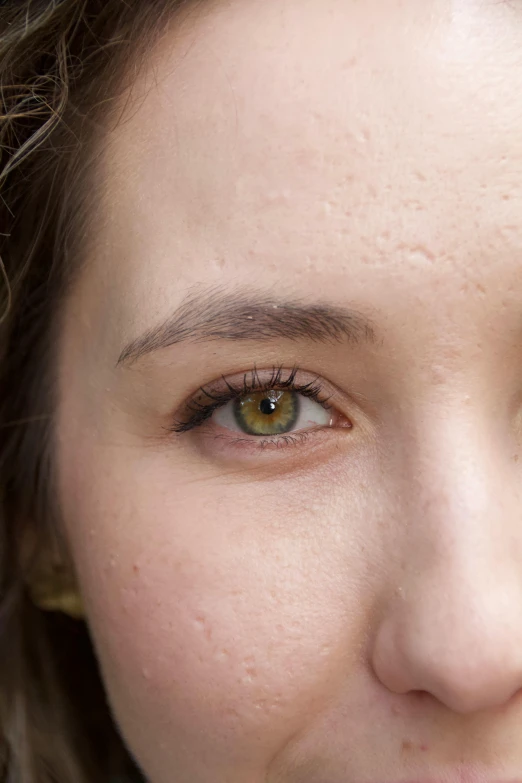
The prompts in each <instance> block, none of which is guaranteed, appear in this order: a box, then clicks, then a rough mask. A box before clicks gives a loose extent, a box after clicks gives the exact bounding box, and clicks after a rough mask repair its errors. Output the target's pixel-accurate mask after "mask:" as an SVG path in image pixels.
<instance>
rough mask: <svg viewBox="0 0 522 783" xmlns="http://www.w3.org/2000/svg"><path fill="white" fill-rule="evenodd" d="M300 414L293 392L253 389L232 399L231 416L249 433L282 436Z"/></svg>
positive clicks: (297, 399)
mask: <svg viewBox="0 0 522 783" xmlns="http://www.w3.org/2000/svg"><path fill="white" fill-rule="evenodd" d="M298 416H299V397H298V395H297V394H296V392H292V391H278V390H275V389H270V390H269V391H260V392H254V393H253V394H246V395H245V396H244V397H238V399H237V400H235V402H234V417H235V419H236V422H237V423H238V425H239V426H240V427H241V429H242V430H243V432H245V433H247V434H248V435H281V434H283V433H285V432H290V430H291V429H292V428H293V427H294V426H295V423H296V421H297V417H298Z"/></svg>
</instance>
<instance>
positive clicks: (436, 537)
mask: <svg viewBox="0 0 522 783" xmlns="http://www.w3.org/2000/svg"><path fill="white" fill-rule="evenodd" d="M438 421H439V425H438V426H437V432H436V434H431V435H430V434H429V433H428V432H426V431H424V432H423V433H421V432H420V431H419V432H417V435H416V437H415V438H414V439H413V440H414V443H413V444H410V448H409V449H408V456H406V457H405V458H404V459H403V460H402V468H401V471H402V476H401V480H400V482H399V483H400V486H401V487H404V489H403V490H402V492H401V493H400V494H401V497H402V498H403V500H401V501H400V503H398V505H397V508H399V509H400V511H399V513H400V515H401V517H402V519H401V523H400V524H399V523H397V524H396V525H394V529H395V530H398V531H399V533H398V538H397V539H396V541H395V543H394V548H393V551H394V552H396V553H397V560H398V561H400V566H399V567H397V563H396V564H395V567H391V571H390V573H393V577H392V586H391V588H390V589H387V591H386V596H387V597H386V598H384V599H383V611H382V612H381V613H380V618H381V619H380V621H379V624H378V627H377V633H376V634H375V636H374V639H375V641H374V644H373V649H372V664H373V669H374V672H375V674H376V675H377V677H378V678H379V679H380V680H381V682H382V683H383V685H385V686H386V687H387V688H388V689H389V690H390V691H393V692H395V693H401V694H405V693H408V692H410V691H424V692H428V693H430V694H431V695H432V696H434V697H435V698H436V699H438V700H439V701H440V702H442V703H443V704H445V705H446V706H447V707H449V708H450V709H451V710H453V711H455V712H458V713H472V712H478V711H481V710H491V709H494V708H499V707H501V706H503V705H506V704H507V703H508V702H509V701H510V700H511V698H512V697H513V696H514V694H516V693H517V692H518V691H519V690H520V689H521V688H522V513H521V512H522V507H521V497H520V487H522V477H521V476H520V473H518V472H517V469H516V465H515V463H514V462H513V460H512V453H513V451H512V450H511V451H510V450H509V447H507V446H506V443H505V442H504V443H503V444H502V445H499V444H498V441H499V440H500V439H499V436H498V432H497V433H496V434H495V433H494V432H492V431H491V427H492V425H491V424H489V423H488V424H482V427H480V426H477V422H476V421H475V422H473V423H472V422H468V423H467V424H466V423H465V422H463V421H462V418H461V417H459V416H458V415H455V416H453V417H447V418H446V420H445V421H444V422H443V423H442V424H441V423H440V421H441V420H440V418H439V420H438ZM430 426H431V425H430ZM495 440H496V441H497V446H496V447H495V446H494V443H495ZM392 559H393V558H390V562H391V560H392ZM388 588H389V585H388ZM390 596H392V597H390Z"/></svg>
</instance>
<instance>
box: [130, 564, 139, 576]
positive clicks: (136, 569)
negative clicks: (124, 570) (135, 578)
mask: <svg viewBox="0 0 522 783" xmlns="http://www.w3.org/2000/svg"><path fill="white" fill-rule="evenodd" d="M132 570H133V571H134V573H135V574H139V572H140V567H139V566H138V565H136V563H134V565H133V566H132Z"/></svg>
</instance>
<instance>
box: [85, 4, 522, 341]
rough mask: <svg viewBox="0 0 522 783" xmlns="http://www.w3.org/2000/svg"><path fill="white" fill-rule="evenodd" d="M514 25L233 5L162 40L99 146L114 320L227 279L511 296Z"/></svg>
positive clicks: (432, 10) (208, 12) (344, 289)
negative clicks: (498, 285)
mask: <svg viewBox="0 0 522 783" xmlns="http://www.w3.org/2000/svg"><path fill="white" fill-rule="evenodd" d="M198 8H199V7H198ZM519 11H520V9H515V8H513V6H512V5H510V4H498V3H488V2H471V0H461V2H451V0H448V1H447V2H444V1H443V0H441V1H440V2H436V1H435V0H433V1H432V0H430V1H429V2H423V3H418V2H416V0H402V1H401V2H399V0H386V1H384V0H380V1H379V0H368V1H367V2H364V3H363V2H356V1H354V0H352V2H346V0H299V2H298V1H297V0H264V2H263V3H257V2H249V0H241V2H239V0H236V1H234V0H233V1H232V2H230V3H226V4H225V3H220V2H213V3H210V4H209V5H208V6H206V5H205V4H202V6H201V8H200V10H198V12H197V13H196V14H195V15H194V16H192V17H190V19H188V20H185V21H184V22H183V23H181V24H178V25H177V26H176V24H174V25H173V28H172V30H171V31H169V32H168V33H167V34H166V35H165V36H164V37H163V38H162V40H161V41H160V43H159V45H158V46H157V47H156V49H155V50H154V52H152V53H151V56H150V63H149V67H148V68H147V71H146V73H144V74H142V75H141V76H140V78H139V81H138V82H137V83H136V84H135V86H134V88H133V90H132V93H131V95H130V96H128V98H129V100H128V102H127V104H126V108H125V110H124V114H123V120H122V121H121V122H120V123H119V124H118V126H117V128H116V129H115V130H113V131H111V133H110V134H109V136H108V139H107V140H106V141H107V143H106V144H105V146H104V154H103V164H102V167H101V172H102V179H103V183H104V194H103V196H102V199H101V202H100V207H101V208H100V210H99V214H98V226H99V229H98V232H97V237H98V244H99V248H98V250H97V252H96V253H95V254H94V255H95V257H96V259H97V263H98V264H99V265H101V266H102V267H103V274H104V277H105V278H106V281H107V283H108V285H107V287H106V289H107V292H108V293H107V296H110V292H111V291H112V296H113V299H114V298H118V300H119V302H118V305H117V307H118V308H122V313H121V315H122V321H123V322H124V321H125V318H126V317H128V316H129V313H130V312H132V314H133V316H132V317H133V320H134V322H135V328H138V326H139V327H148V326H150V325H151V317H152V316H154V317H160V316H162V315H164V314H166V313H167V311H170V310H171V308H172V305H173V304H176V303H177V302H179V301H180V299H181V298H182V296H183V295H184V294H185V293H186V291H187V290H188V289H190V288H191V287H192V286H194V285H195V284H198V283H201V282H204V283H205V284H212V283H214V282H216V283H218V282H219V283H222V282H223V281H228V280H230V281H234V283H239V284H248V285H259V286H263V287H264V288H265V289H266V288H267V287H270V286H275V285H277V286H280V287H281V286H282V287H284V288H286V289H291V290H292V292H295V291H296V289H297V292H298V293H302V294H303V295H306V296H309V295H311V294H317V292H318V290H320V291H321V293H322V294H323V295H324V297H328V298H329V299H330V300H332V299H334V300H335V299H337V300H338V299H339V298H341V299H343V298H344V299H346V297H347V295H349V297H350V298H357V297H360V296H367V295H368V291H369V286H371V295H372V297H373V303H374V304H379V302H378V300H379V297H381V299H382V298H383V297H384V298H389V294H390V291H392V293H393V291H394V287H395V288H396V289H397V291H401V292H403V291H404V289H405V287H406V288H408V289H409V290H410V291H411V292H412V294H413V295H418V294H419V293H420V292H422V291H426V290H430V291H434V290H435V288H434V287H437V286H438V287H444V286H447V285H448V281H453V283H455V281H458V283H459V285H467V284H468V283H469V284H476V285H480V286H486V287H487V285H488V281H491V282H496V281H498V279H499V275H501V276H502V279H503V280H504V281H505V284H506V287H512V286H513V285H514V284H515V282H516V283H517V285H518V290H519V294H520V291H521V289H520V279H519V275H520V267H521V266H522V264H521V261H522V255H521V253H522V231H521V229H520V227H519V226H520V209H521V205H522V201H521V197H522V184H521V183H522V101H521V99H520V97H519V96H520V95H522V46H521V44H522V18H520V13H519ZM347 281H349V285H348V282H347ZM144 291H146V292H147V303H146V305H145V306H144V301H143V292H144ZM122 292H123V293H124V294H125V295H124V296H122ZM112 305H114V301H113V302H112V304H111V308H112ZM125 308H127V313H124V312H123V310H125ZM112 312H113V314H114V309H113V308H112ZM140 319H142V321H143V323H139V324H138V323H136V321H140Z"/></svg>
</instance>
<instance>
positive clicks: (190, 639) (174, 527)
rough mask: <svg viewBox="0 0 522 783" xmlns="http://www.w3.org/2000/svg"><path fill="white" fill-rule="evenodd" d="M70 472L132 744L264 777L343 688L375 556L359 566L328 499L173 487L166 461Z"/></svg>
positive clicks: (96, 457) (79, 535)
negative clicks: (364, 568) (261, 771)
mask: <svg viewBox="0 0 522 783" xmlns="http://www.w3.org/2000/svg"><path fill="white" fill-rule="evenodd" d="M84 443H85V441H84ZM104 454H105V457H104ZM100 456H101V458H100ZM66 464H67V469H64V470H63V471H62V496H63V499H64V504H63V505H64V510H65V512H66V513H65V518H66V520H68V524H67V528H68V535H69V539H70V543H71V549H72V553H73V557H74V559H75V562H76V565H77V568H78V575H79V579H80V584H81V589H82V592H83V594H84V599H85V603H86V607H87V613H88V617H89V623H90V627H91V630H92V633H93V638H94V642H95V646H96V648H97V653H98V657H99V660H100V664H101V668H102V672H103V676H104V679H105V682H106V685H107V688H108V692H109V698H110V701H111V703H112V707H113V709H114V711H115V715H116V717H117V719H118V721H119V723H120V725H121V727H122V731H123V734H124V736H125V737H126V739H127V742H128V743H129V745H130V747H131V748H132V749H133V750H134V752H135V753H136V754H137V757H138V758H141V757H142V756H143V757H145V758H147V754H148V753H151V752H152V751H151V735H152V736H153V737H154V747H155V748H157V747H158V743H160V744H161V743H163V744H164V748H165V750H164V752H165V753H167V754H171V753H175V754H179V753H184V754H187V757H188V756H191V754H192V753H194V754H196V756H197V757H198V759H199V760H204V759H205V756H206V754H208V763H209V764H210V763H212V764H213V765H216V764H217V765H219V764H220V759H221V760H222V761H223V764H225V763H230V762H231V760H232V759H233V762H234V764H235V766H236V767H237V768H238V769H239V766H238V765H241V764H245V765H252V767H251V768H250V767H249V769H250V771H252V769H254V768H257V767H259V768H261V767H262V766H263V765H264V764H265V763H267V759H269V758H270V757H271V756H273V755H274V753H276V752H277V751H278V749H279V748H280V747H281V746H282V744H284V742H285V740H286V739H287V738H289V737H290V736H291V735H292V734H294V733H295V732H296V731H298V730H299V729H300V728H301V727H302V726H303V725H304V724H305V723H306V721H307V720H310V716H311V715H313V714H316V713H318V712H319V711H320V709H321V705H323V704H324V703H325V702H326V700H327V699H328V698H329V697H331V696H332V695H333V694H335V693H336V689H337V688H338V686H339V683H340V682H342V681H343V682H346V677H347V674H349V670H350V666H353V665H354V662H353V661H352V663H350V654H351V653H352V652H353V651H355V650H356V649H358V648H359V647H360V642H361V638H362V634H363V633H364V627H365V609H364V607H363V605H362V604H360V603H358V598H359V597H360V591H359V590H358V589H357V587H356V583H357V581H358V580H360V582H362V581H363V579H364V575H363V574H362V572H361V563H363V562H364V559H363V558H362V557H361V552H360V551H358V549H357V547H356V546H354V549H353V552H352V556H353V558H354V568H352V569H351V570H350V569H349V565H347V561H346V554H347V553H346V550H344V552H343V548H342V547H341V546H339V542H340V540H341V538H340V536H339V529H338V528H336V524H338V517H339V514H338V512H337V511H336V510H335V504H334V503H333V501H332V498H329V499H328V498H325V497H324V492H323V493H321V492H319V491H317V489H314V488H313V487H312V485H311V484H310V483H308V484H307V487H308V492H309V493H311V496H310V495H309V496H307V497H306V498H303V494H302V491H301V490H299V491H297V490H296V488H295V487H294V488H293V487H292V482H291V481H290V482H286V484H284V483H281V484H280V486H279V488H278V487H276V486H275V485H273V484H271V485H264V484H263V483H261V482H259V483H237V484H228V485H227V484H226V483H225V482H224V481H223V480H220V481H219V480H216V483H214V484H213V483H212V482H204V483H203V482H198V481H195V482H192V483H190V482H187V481H186V480H183V481H181V480H179V471H178V481H176V471H175V470H173V469H172V465H171V464H167V462H166V460H165V459H164V458H161V457H160V456H150V455H149V456H147V457H146V458H145V459H143V460H141V461H140V462H139V464H138V463H133V467H130V463H129V462H128V461H127V458H126V459H122V457H121V454H120V455H119V457H118V455H114V454H113V455H112V457H111V458H110V459H109V458H108V454H107V453H106V452H102V455H100V453H99V452H98V453H97V454H95V450H93V452H92V454H90V455H89V454H88V453H82V455H81V459H80V456H79V455H76V457H75V458H72V459H71V460H69V461H68V462H67V463H66ZM80 465H81V470H80V469H79V466H80ZM299 495H300V497H301V500H300V501H299V502H298V500H297V497H298V496H299ZM312 496H313V497H312ZM314 497H320V498H321V500H314ZM344 502H346V495H345V496H344ZM336 520H337V522H336ZM342 524H345V522H344V523H342ZM327 531H330V532H327ZM356 562H358V563H359V566H358V568H359V573H358V572H357V566H356V565H355V563H356ZM347 579H348V580H349V582H348V583H347V581H346V580H347ZM347 612H349V613H350V614H351V617H350V621H349V622H347V619H346V614H347ZM347 634H349V638H347ZM354 655H355V653H354ZM354 660H355V659H354ZM347 669H348V671H347ZM145 724H146V726H145ZM173 734H174V735H175V737H176V742H175V743H173V742H172V737H173ZM202 736H204V737H205V741H204V742H203V743H202V740H201V737H202ZM173 745H175V746H176V748H177V750H176V749H173V748H172V746H173ZM181 749H184V750H181ZM151 763H152V762H151ZM169 763H176V764H184V763H186V764H188V763H192V761H188V760H187V758H182V759H180V757H179V755H176V756H175V758H174V757H170V756H169ZM246 771H247V770H246V767H245V773H246ZM159 779H160V780H161V778H159Z"/></svg>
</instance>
